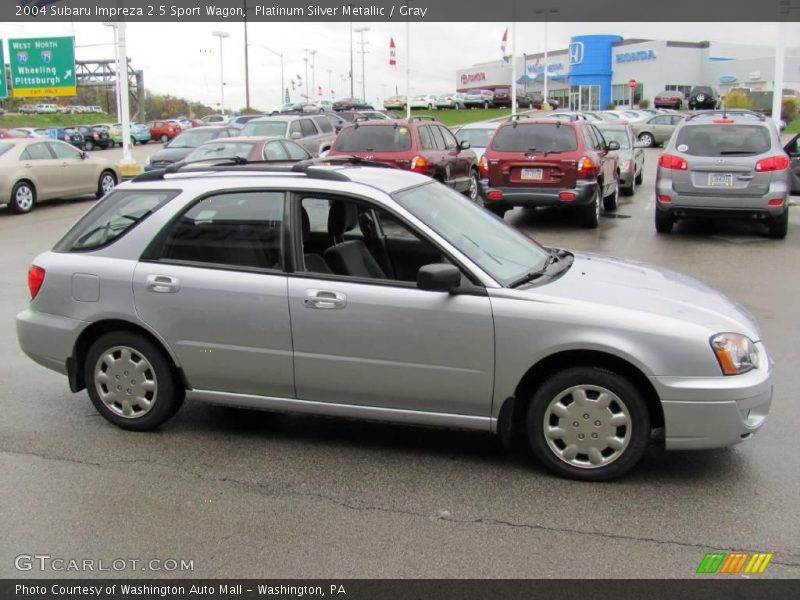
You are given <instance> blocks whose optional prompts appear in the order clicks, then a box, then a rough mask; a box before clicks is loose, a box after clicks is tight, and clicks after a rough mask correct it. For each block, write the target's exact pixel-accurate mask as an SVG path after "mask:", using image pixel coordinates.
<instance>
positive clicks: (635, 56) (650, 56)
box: [617, 50, 656, 63]
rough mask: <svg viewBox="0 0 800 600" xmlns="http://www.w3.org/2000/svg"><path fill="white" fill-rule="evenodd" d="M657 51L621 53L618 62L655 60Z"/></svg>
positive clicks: (618, 55)
mask: <svg viewBox="0 0 800 600" xmlns="http://www.w3.org/2000/svg"><path fill="white" fill-rule="evenodd" d="M655 59H656V51H655V50H638V51H636V52H620V53H619V54H617V62H618V63H622V62H634V61H638V60H655Z"/></svg>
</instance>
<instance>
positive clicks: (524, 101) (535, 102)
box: [517, 92, 559, 110]
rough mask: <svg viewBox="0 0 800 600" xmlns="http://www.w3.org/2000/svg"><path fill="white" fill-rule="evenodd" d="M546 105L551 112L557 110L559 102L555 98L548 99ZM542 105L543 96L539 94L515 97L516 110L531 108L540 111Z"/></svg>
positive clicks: (531, 93)
mask: <svg viewBox="0 0 800 600" xmlns="http://www.w3.org/2000/svg"><path fill="white" fill-rule="evenodd" d="M547 103H548V104H549V105H550V108H552V109H553V110H558V107H559V102H558V100H556V99H555V98H550V99H549V100H548V101H547ZM542 104H544V96H542V93H541V92H527V93H524V94H519V95H518V96H517V107H518V108H533V109H536V110H541V109H542Z"/></svg>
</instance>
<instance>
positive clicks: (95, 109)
mask: <svg viewBox="0 0 800 600" xmlns="http://www.w3.org/2000/svg"><path fill="white" fill-rule="evenodd" d="M17 112H19V114H21V115H47V114H56V113H61V114H78V113H97V114H103V109H102V108H101V107H99V106H76V105H68V106H63V105H60V104H47V103H43V104H22V105H20V106H19V108H18V109H17Z"/></svg>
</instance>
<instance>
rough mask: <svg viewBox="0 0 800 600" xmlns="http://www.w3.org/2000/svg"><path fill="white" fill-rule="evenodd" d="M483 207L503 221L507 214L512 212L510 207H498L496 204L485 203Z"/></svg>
mask: <svg viewBox="0 0 800 600" xmlns="http://www.w3.org/2000/svg"><path fill="white" fill-rule="evenodd" d="M483 207H484V208H485V209H486V210H488V211H489V212H490V213H493V214H495V215H497V216H498V217H500V218H501V219H503V218H505V216H506V213H507V212H508V211H509V210H511V209H510V208H509V207H508V206H497V205H494V204H486V203H484V205H483Z"/></svg>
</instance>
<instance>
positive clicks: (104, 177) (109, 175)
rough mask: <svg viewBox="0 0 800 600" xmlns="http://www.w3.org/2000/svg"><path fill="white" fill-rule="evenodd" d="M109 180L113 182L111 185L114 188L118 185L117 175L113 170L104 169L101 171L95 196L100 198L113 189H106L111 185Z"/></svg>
mask: <svg viewBox="0 0 800 600" xmlns="http://www.w3.org/2000/svg"><path fill="white" fill-rule="evenodd" d="M109 182H113V184H112V185H111V188H112V189H113V188H114V187H116V185H117V176H116V175H114V173H113V172H112V171H103V172H102V173H100V178H99V179H98V180H97V191H96V192H95V196H96V197H97V199H98V200H99V199H100V198H102V197H103V196H105V195H106V194H108V193H109V192H110V191H111V189H106V188H107V187H108V185H109Z"/></svg>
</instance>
